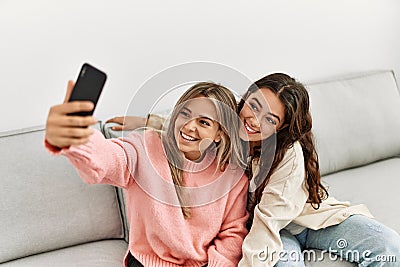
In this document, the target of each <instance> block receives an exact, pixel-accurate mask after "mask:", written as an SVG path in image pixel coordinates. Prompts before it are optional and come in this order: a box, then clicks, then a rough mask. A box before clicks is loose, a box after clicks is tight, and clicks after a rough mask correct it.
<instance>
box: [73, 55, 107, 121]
mask: <svg viewBox="0 0 400 267" xmlns="http://www.w3.org/2000/svg"><path fill="white" fill-rule="evenodd" d="M106 79H107V75H106V74H105V73H104V72H102V71H101V70H99V69H97V68H95V67H93V66H91V65H90V64H88V63H84V64H83V65H82V68H81V70H80V72H79V76H78V79H77V80H76V83H75V86H74V88H73V89H72V93H71V96H70V97H69V100H68V102H71V101H77V100H80V101H91V102H93V104H94V108H93V109H92V110H91V111H82V112H76V113H70V114H69V115H78V116H89V115H93V112H94V109H95V108H96V104H97V101H98V100H99V98H100V94H101V91H102V90H103V87H104V84H105V82H106Z"/></svg>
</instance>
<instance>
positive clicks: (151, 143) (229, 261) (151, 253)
mask: <svg viewBox="0 0 400 267" xmlns="http://www.w3.org/2000/svg"><path fill="white" fill-rule="evenodd" d="M46 147H47V149H48V150H49V151H50V152H51V153H52V154H61V155H64V156H66V157H67V158H68V159H69V161H70V162H71V163H72V164H73V165H74V166H75V168H76V169H77V170H78V172H79V174H80V176H81V177H82V179H83V180H84V181H85V182H87V183H89V184H97V183H105V184H111V185H115V186H118V187H123V188H124V189H125V192H126V205H127V216H128V221H129V222H130V225H131V226H130V232H129V251H130V252H131V253H132V255H133V256H134V257H135V258H137V259H138V260H139V261H140V262H141V263H142V264H143V265H144V266H146V267H147V266H157V267H160V266H168V267H169V266H171V267H172V266H203V265H205V264H208V266H209V267H214V266H221V267H229V266H232V267H233V266H237V264H238V262H239V260H240V258H241V246H242V242H243V239H244V237H245V235H246V234H247V230H246V228H245V222H246V220H247V218H248V214H247V212H246V201H247V187H248V180H247V177H246V176H245V175H244V174H243V171H242V170H241V169H240V168H238V167H232V166H228V167H227V168H226V169H225V170H224V171H223V172H222V171H220V170H219V169H217V166H216V162H215V160H214V157H213V155H210V154H212V153H208V154H207V155H206V156H205V157H204V158H203V159H202V160H201V161H200V162H192V161H186V162H185V165H184V168H185V170H186V172H184V174H183V181H184V184H185V187H186V188H188V190H189V191H188V192H189V194H187V195H186V196H188V200H187V201H188V202H186V203H189V204H190V206H191V207H190V212H191V217H190V218H188V219H185V218H184V217H183V214H182V210H181V207H180V206H179V200H178V198H177V194H176V191H175V188H174V185H173V182H172V178H171V173H170V169H169V165H168V162H167V159H166V157H165V154H164V150H163V147H162V142H161V138H160V137H159V135H158V134H157V133H155V132H153V131H146V132H145V134H143V133H142V134H139V133H136V132H133V133H131V134H130V135H129V136H127V137H125V138H123V139H121V138H120V139H105V138H104V137H103V135H102V134H101V133H100V132H99V131H95V133H94V134H93V135H92V136H91V137H90V140H89V142H88V143H86V144H85V145H80V146H71V147H69V148H64V149H62V150H57V149H56V148H55V147H52V146H51V145H49V144H48V143H47V142H46ZM129 251H128V252H129ZM124 266H126V257H125V260H124Z"/></svg>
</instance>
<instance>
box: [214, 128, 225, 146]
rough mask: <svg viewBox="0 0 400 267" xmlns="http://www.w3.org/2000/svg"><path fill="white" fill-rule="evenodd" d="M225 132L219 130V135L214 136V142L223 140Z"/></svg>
mask: <svg viewBox="0 0 400 267" xmlns="http://www.w3.org/2000/svg"><path fill="white" fill-rule="evenodd" d="M224 134H225V133H224V132H223V131H221V130H218V132H217V135H216V136H215V138H214V142H216V143H219V142H221V139H222V135H224Z"/></svg>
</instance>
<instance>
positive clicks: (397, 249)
mask: <svg viewBox="0 0 400 267" xmlns="http://www.w3.org/2000/svg"><path fill="white" fill-rule="evenodd" d="M280 234H281V239H282V243H283V250H284V253H283V254H282V257H281V260H280V261H279V262H278V263H277V264H276V265H275V267H284V266H291V267H296V266H303V267H304V266H305V265H304V258H303V256H305V257H306V258H310V260H312V261H315V260H321V259H320V258H321V257H322V256H324V257H325V258H330V259H332V260H336V261H340V260H342V259H346V260H347V261H350V262H355V263H357V264H358V266H370V267H376V266H400V236H399V234H398V233H397V232H395V231H394V230H392V229H390V228H389V227H387V226H384V225H383V224H381V223H379V222H377V221H376V220H374V219H370V218H368V217H366V216H363V215H352V216H350V217H349V218H347V219H346V220H345V221H343V222H342V223H340V224H338V225H334V226H330V227H327V228H324V229H320V230H311V229H305V230H304V231H303V232H301V233H300V234H298V235H295V236H293V235H291V234H290V233H289V231H287V230H284V229H283V230H282V231H281V232H280ZM309 249H319V250H322V256H320V257H319V258H316V257H312V256H313V254H312V253H308V252H309ZM302 250H306V251H305V252H306V253H303V254H302V253H301V251H302ZM328 252H329V253H328Z"/></svg>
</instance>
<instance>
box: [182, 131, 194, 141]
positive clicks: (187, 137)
mask: <svg viewBox="0 0 400 267" xmlns="http://www.w3.org/2000/svg"><path fill="white" fill-rule="evenodd" d="M181 135H182V137H183V138H185V139H187V140H189V141H194V140H196V138H193V137H191V136H189V135H186V134H184V133H182V132H181Z"/></svg>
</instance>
